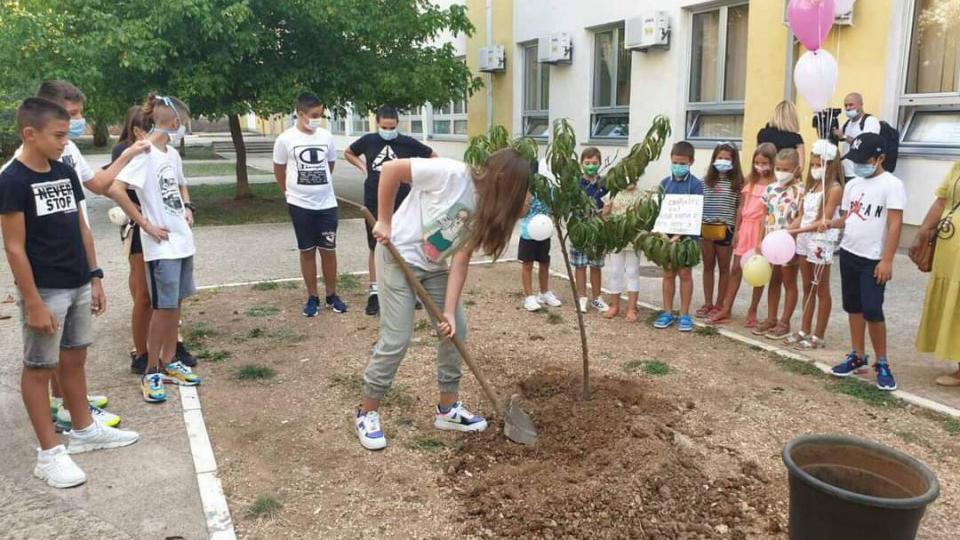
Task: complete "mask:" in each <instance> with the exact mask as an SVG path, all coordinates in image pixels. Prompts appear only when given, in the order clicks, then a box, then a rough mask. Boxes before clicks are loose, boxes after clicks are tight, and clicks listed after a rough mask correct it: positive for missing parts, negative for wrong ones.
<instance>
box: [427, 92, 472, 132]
mask: <svg viewBox="0 0 960 540" xmlns="http://www.w3.org/2000/svg"><path fill="white" fill-rule="evenodd" d="M432 110H433V114H432V121H431V126H432V128H433V129H432V130H431V131H430V135H439V136H441V137H457V138H465V137H466V136H467V97H466V96H464V97H463V98H462V99H458V100H456V101H451V102H449V103H445V104H444V105H442V106H440V107H436V106H434V107H432Z"/></svg>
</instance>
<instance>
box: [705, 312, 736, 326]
mask: <svg viewBox="0 0 960 540" xmlns="http://www.w3.org/2000/svg"><path fill="white" fill-rule="evenodd" d="M721 313H722V312H721V311H716V312H713V313H711V314H710V316H709V317H707V324H712V325H717V324H728V323H729V322H730V316H729V315H724V316H720V314H721Z"/></svg>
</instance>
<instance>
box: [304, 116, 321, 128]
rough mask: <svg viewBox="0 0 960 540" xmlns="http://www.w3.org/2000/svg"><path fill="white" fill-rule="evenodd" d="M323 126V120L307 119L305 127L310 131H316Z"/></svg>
mask: <svg viewBox="0 0 960 540" xmlns="http://www.w3.org/2000/svg"><path fill="white" fill-rule="evenodd" d="M322 126H323V118H308V119H307V127H308V128H309V129H310V131H316V130H318V129H320V128H321V127H322Z"/></svg>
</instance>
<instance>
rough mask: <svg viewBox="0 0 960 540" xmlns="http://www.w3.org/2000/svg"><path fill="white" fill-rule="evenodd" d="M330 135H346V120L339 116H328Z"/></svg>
mask: <svg viewBox="0 0 960 540" xmlns="http://www.w3.org/2000/svg"><path fill="white" fill-rule="evenodd" d="M329 123H330V133H333V134H334V135H346V134H347V119H346V117H344V116H343V115H340V114H335V113H334V114H332V116H330V120H329Z"/></svg>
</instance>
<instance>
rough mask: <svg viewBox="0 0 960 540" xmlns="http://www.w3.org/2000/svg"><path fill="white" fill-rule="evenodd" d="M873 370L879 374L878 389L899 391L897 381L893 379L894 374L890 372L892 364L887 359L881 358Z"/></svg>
mask: <svg viewBox="0 0 960 540" xmlns="http://www.w3.org/2000/svg"><path fill="white" fill-rule="evenodd" d="M873 370H874V371H876V372H877V388H879V389H880V390H887V391H893V390H896V389H897V381H896V379H894V378H893V372H892V371H890V364H888V363H887V359H886V358H879V359H877V361H876V362H875V363H874V364H873Z"/></svg>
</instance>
